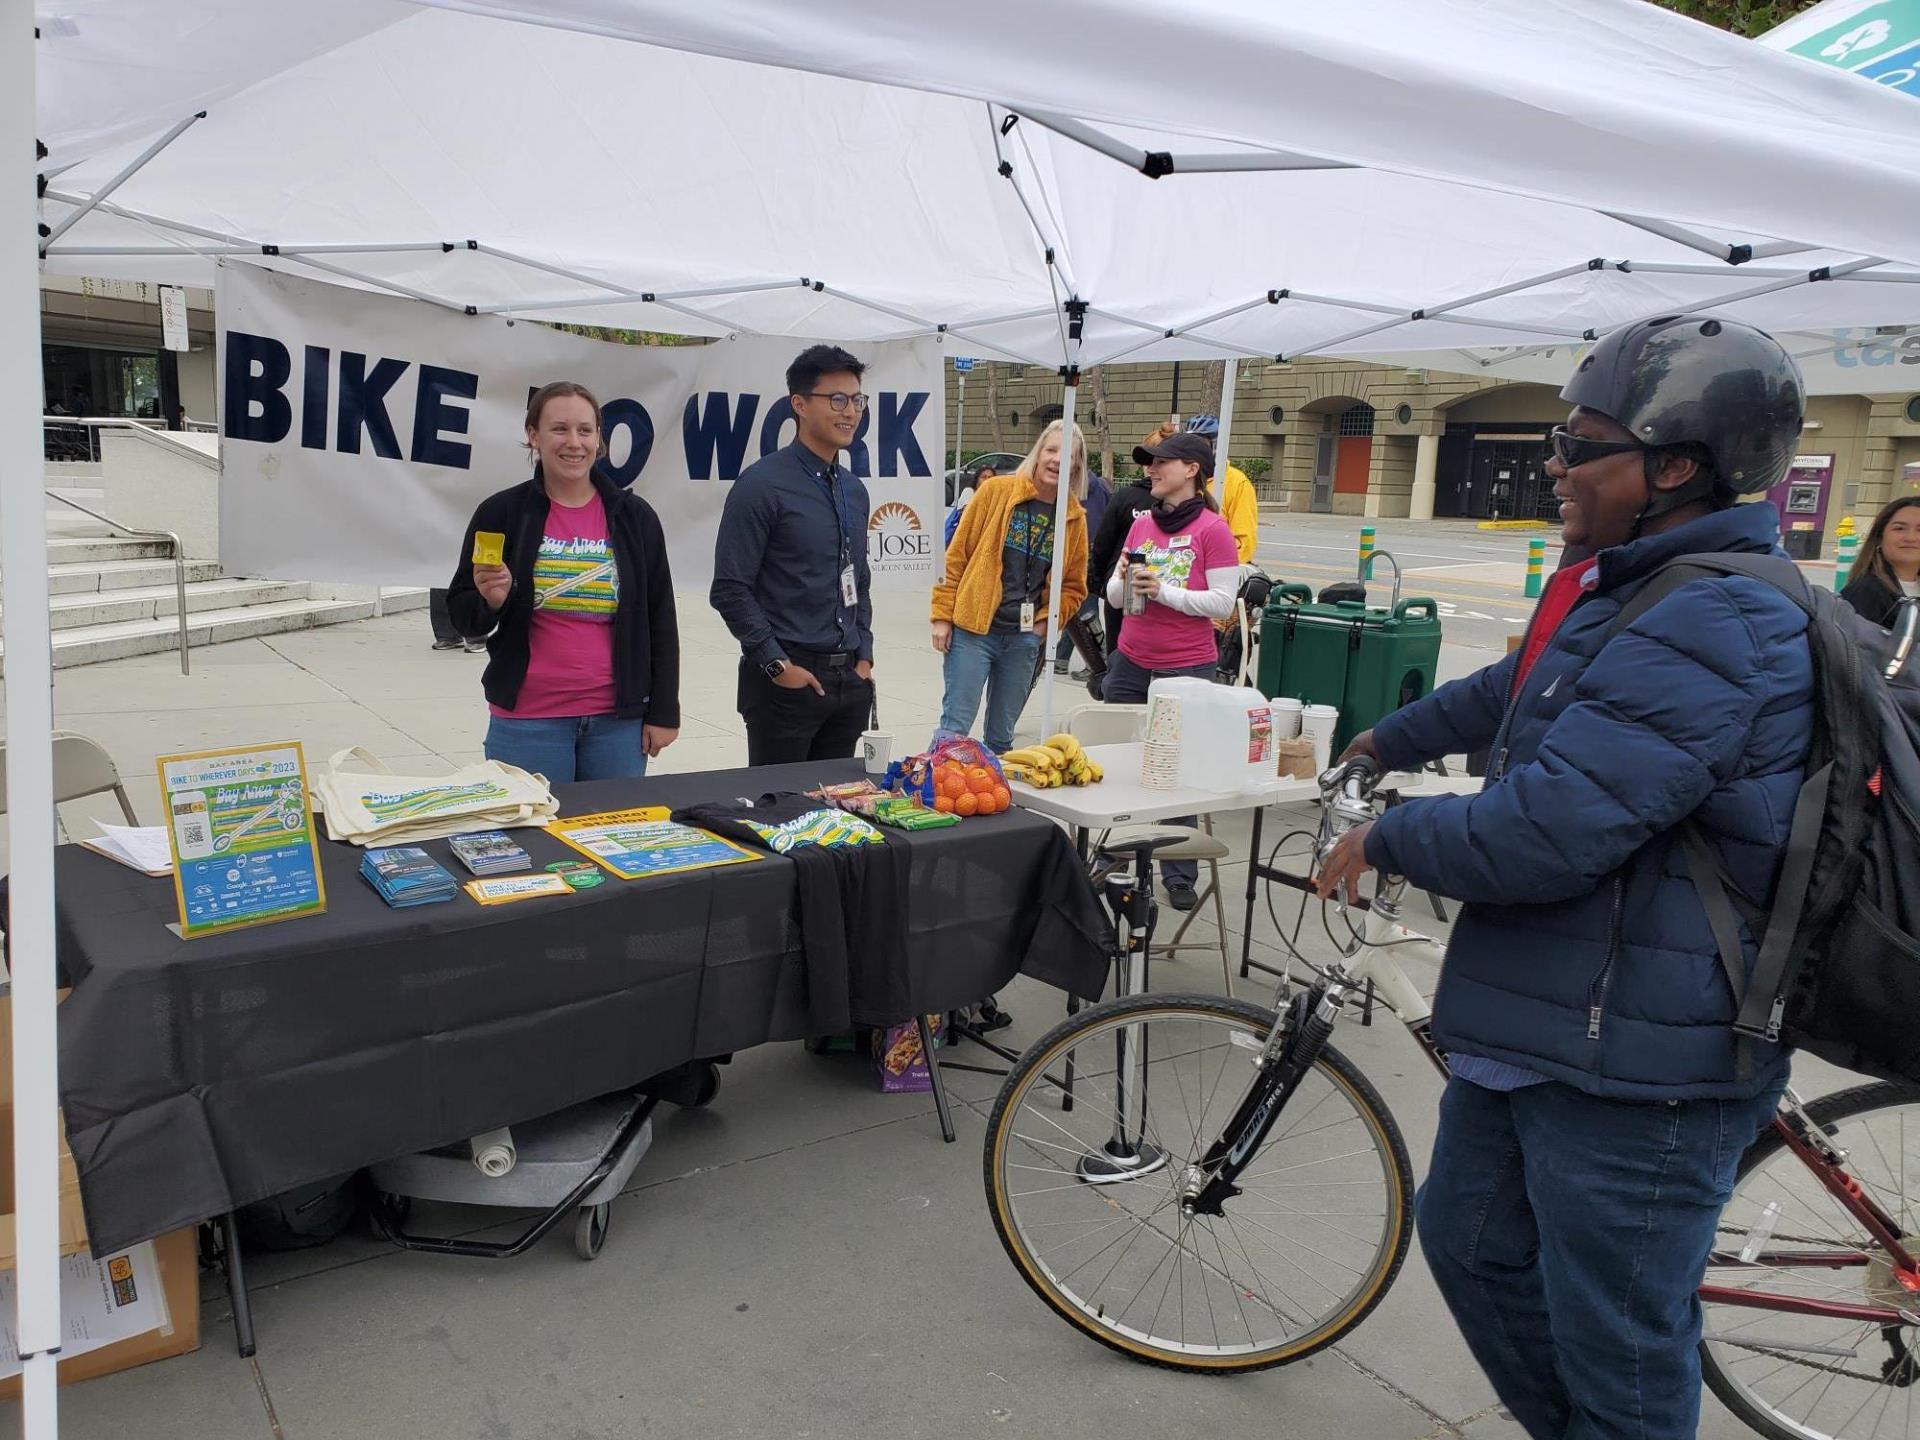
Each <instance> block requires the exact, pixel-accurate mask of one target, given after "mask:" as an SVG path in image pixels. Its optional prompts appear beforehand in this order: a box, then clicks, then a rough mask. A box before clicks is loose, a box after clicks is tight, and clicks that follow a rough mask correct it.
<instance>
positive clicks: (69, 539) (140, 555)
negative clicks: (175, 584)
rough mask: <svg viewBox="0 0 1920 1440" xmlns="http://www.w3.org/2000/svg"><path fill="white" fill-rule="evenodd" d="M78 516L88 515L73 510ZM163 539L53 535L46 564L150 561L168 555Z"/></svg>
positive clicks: (48, 544)
mask: <svg viewBox="0 0 1920 1440" xmlns="http://www.w3.org/2000/svg"><path fill="white" fill-rule="evenodd" d="M73 513H74V515H75V516H76V517H77V518H79V519H82V520H84V519H86V518H87V517H86V516H84V515H81V514H80V512H79V511H77V510H76V511H74V512H73ZM172 553H173V550H172V547H171V546H169V545H168V544H167V542H166V541H165V540H129V539H126V538H125V537H122V536H113V535H56V536H54V537H52V538H50V539H49V540H48V541H47V563H48V564H49V565H83V564H85V565H91V564H97V563H99V562H100V561H103V560H151V559H159V558H165V557H167V556H170V555H171V554H172Z"/></svg>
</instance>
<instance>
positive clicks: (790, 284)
mask: <svg viewBox="0 0 1920 1440" xmlns="http://www.w3.org/2000/svg"><path fill="white" fill-rule="evenodd" d="M499 258H505V257H499ZM796 284H798V282H797V281H793V280H776V281H771V282H765V283H761V282H756V283H754V284H742V285H716V286H708V287H706V288H703V289H699V290H659V291H655V290H627V289H624V288H623V289H621V290H620V291H619V292H618V293H616V294H612V295H559V296H554V297H552V298H547V299H539V300H515V301H512V302H510V303H507V304H503V305H480V306H477V307H475V310H474V313H475V314H477V315H530V314H532V313H533V312H534V311H536V310H596V309H600V308H602V307H604V306H608V305H651V304H653V303H655V302H656V301H660V300H692V299H697V298H699V297H700V296H703V295H756V294H762V293H764V292H766V291H768V290H791V289H793V288H794V287H795V285H796Z"/></svg>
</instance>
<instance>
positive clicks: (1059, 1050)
mask: <svg viewBox="0 0 1920 1440" xmlns="http://www.w3.org/2000/svg"><path fill="white" fill-rule="evenodd" d="M1273 1020H1274V1017H1273V1014H1272V1012H1270V1011H1266V1010H1262V1009H1260V1008H1259V1007H1257V1006H1254V1005H1250V1004H1246V1003H1244V1002H1238V1001H1232V1000H1225V999H1220V998H1217V997H1212V996H1200V995H1192V996H1179V995H1174V996H1137V997H1133V998H1130V999H1125V1000H1117V1001H1112V1002H1109V1003H1107V1004H1105V1005H1099V1006H1095V1007H1094V1008H1093V1009H1090V1010H1086V1011H1082V1012H1081V1013H1080V1014H1079V1015H1078V1016H1077V1017H1075V1018H1074V1019H1072V1020H1069V1021H1068V1022H1067V1023H1065V1024H1064V1025H1061V1026H1060V1027H1058V1028H1057V1029H1055V1030H1054V1031H1053V1032H1052V1033H1051V1034H1049V1035H1047V1036H1046V1037H1045V1038H1044V1039H1042V1040H1041V1041H1040V1042H1039V1043H1038V1044H1037V1045H1035V1046H1034V1047H1033V1049H1032V1050H1030V1051H1029V1052H1028V1053H1027V1055H1025V1056H1024V1057H1023V1058H1022V1059H1021V1061H1020V1063H1019V1064H1018V1065H1017V1066H1016V1067H1015V1068H1014V1071H1013V1073H1012V1074H1011V1075H1010V1076H1008V1079H1007V1083H1006V1085H1005V1087H1004V1088H1003V1089H1002V1091H1001V1094H1000V1099H999V1102H998V1104H997V1105H996V1106H995V1108H994V1112H993V1115H992V1118H991V1120H990V1122H989V1125H988V1135H987V1149H986V1184H987V1195H988V1202H989V1204H990V1206H991V1208H992V1211H993V1217H994V1225H995V1228H996V1229H997V1230H998V1231H999V1234H1000V1239H1001V1243H1002V1244H1003V1245H1004V1246H1005V1247H1006V1249H1007V1253H1008V1255H1009V1256H1011V1257H1012V1259H1013V1261H1014V1263H1015V1265H1016V1266H1017V1267H1018V1268H1019V1270H1020V1272H1021V1274H1022V1276H1023V1277H1024V1278H1025V1279H1026V1281H1027V1283H1028V1284H1029V1285H1031V1286H1032V1287H1033V1289H1034V1290H1035V1291H1036V1292H1037V1293H1038V1294H1039V1295H1040V1296H1041V1298H1042V1299H1044V1300H1045V1301H1046V1302H1047V1304H1048V1305H1050V1306H1051V1307H1052V1308H1053V1309H1054V1310H1055V1311H1056V1312H1057V1313H1058V1314H1060V1315H1061V1316H1062V1317H1064V1318H1065V1319H1066V1320H1067V1321H1068V1322H1069V1323H1071V1324H1073V1325H1074V1326H1076V1327H1078V1328H1079V1329H1080V1330H1082V1331H1084V1332H1085V1333H1087V1334H1088V1335H1091V1336H1092V1337H1093V1338H1094V1339H1096V1340H1099V1341H1100V1342H1101V1343H1103V1344H1105V1345H1109V1346H1111V1347H1112V1348H1114V1349H1116V1350H1119V1351H1121V1352H1122V1353H1124V1354H1126V1355H1129V1356H1131V1357H1133V1358H1135V1359H1138V1360H1143V1361H1147V1362H1150V1363H1154V1364H1159V1365H1166V1366H1170V1367H1173V1368H1176V1369H1183V1370H1196V1371H1208V1372H1216V1373H1222V1372H1235V1371H1246V1370H1258V1369H1264V1368H1266V1367H1268V1366H1272V1365H1282V1364H1286V1363H1287V1362H1289V1361H1293V1360H1298V1359H1301V1358H1303V1357H1305V1356H1307V1355H1311V1354H1312V1353H1314V1352H1315V1351H1316V1350H1319V1349H1321V1348H1322V1347H1324V1346H1326V1345H1329V1344H1331V1343H1333V1341H1335V1340H1337V1339H1338V1338H1339V1337H1340V1336H1341V1335H1343V1334H1345V1333H1346V1332H1347V1331H1348V1330H1350V1329H1351V1328H1352V1327H1353V1326H1355V1325H1357V1324H1358V1323H1359V1322H1360V1321H1361V1320H1362V1319H1364V1318H1365V1316H1366V1314H1367V1313H1368V1311H1370V1310H1371V1309H1372V1308H1373V1306H1374V1305H1376V1304H1377V1303H1378V1302H1379V1300H1380V1297H1381V1296H1382V1295H1384V1294H1385V1293H1386V1290H1387V1287H1388V1286H1389V1285H1390V1284H1391V1283H1392V1281H1393V1277H1394V1275H1395V1274H1396V1273H1397V1272H1398V1270H1399V1267H1400V1263H1401V1261H1402V1260H1403V1259H1404V1257H1405V1255H1406V1250H1407V1242H1408V1239H1409V1234H1410V1225H1409V1219H1410V1215H1411V1209H1412V1198H1413V1189H1412V1173H1411V1167H1410V1166H1409V1164H1408V1161H1407V1155H1406V1147H1405V1145H1404V1144H1403V1143H1402V1141H1401V1138H1400V1134H1399V1131H1398V1129H1397V1127H1396V1126H1395V1124H1394V1122H1393V1119H1392V1117H1391V1115H1389V1114H1388V1112H1387V1110H1386V1107H1385V1105H1384V1104H1383V1103H1382V1102H1381V1100H1380V1098H1379V1096H1378V1095H1377V1094H1376V1093H1375V1092H1374V1090H1373V1087H1372V1086H1371V1085H1369V1084H1368V1082H1367V1081H1366V1079H1365V1078H1364V1077H1363V1076H1361V1075H1360V1074H1359V1073H1358V1072H1357V1071H1355V1070H1354V1069H1353V1068H1352V1066H1351V1065H1350V1064H1349V1063H1348V1062H1347V1061H1346V1060H1345V1059H1344V1058H1343V1057H1342V1056H1341V1055H1339V1053H1338V1052H1336V1051H1334V1050H1333V1049H1332V1048H1331V1047H1328V1048H1327V1049H1326V1050H1325V1051H1324V1052H1323V1053H1322V1057H1321V1059H1320V1060H1319V1061H1318V1062H1317V1063H1316V1064H1315V1066H1314V1068H1313V1069H1312V1070H1311V1071H1310V1072H1309V1073H1308V1075H1307V1076H1306V1077H1305V1078H1304V1080H1303V1081H1302V1083H1301V1086H1300V1088H1299V1090H1298V1091H1297V1092H1296V1093H1295V1094H1294V1096H1293V1097H1292V1099H1291V1100H1290V1101H1289V1102H1288V1104H1287V1107H1286V1109H1285V1110H1284V1111H1283V1112H1282V1113H1281V1115H1280V1117H1279V1119H1278V1121H1277V1122H1276V1123H1275V1125H1274V1127H1273V1129H1272V1131H1271V1133H1270V1134H1269V1135H1268V1137H1267V1139H1266V1141H1265V1142H1264V1143H1263V1144H1262V1145H1261V1147H1260V1148H1259V1150H1258V1151H1256V1152H1255V1153H1254V1155H1253V1156H1252V1157H1251V1158H1250V1160H1249V1161H1248V1163H1247V1165H1246V1168H1245V1170H1244V1172H1243V1173H1242V1175H1241V1177H1240V1180H1239V1182H1238V1183H1239V1186H1240V1188H1241V1190H1242V1192H1243V1193H1242V1194H1241V1195H1239V1196H1238V1197H1236V1198H1234V1199H1231V1200H1229V1201H1227V1202H1226V1205H1225V1206H1224V1209H1223V1213H1222V1214H1221V1215H1219V1216H1205V1215H1198V1216H1192V1215H1187V1214H1185V1213H1184V1211H1183V1209H1182V1205H1181V1199H1182V1196H1183V1193H1184V1190H1185V1187H1186V1186H1187V1185H1188V1184H1189V1183H1190V1181H1191V1179H1192V1177H1193V1175H1194V1174H1196V1173H1197V1171H1198V1167H1199V1165H1200V1162H1201V1160H1202V1158H1203V1157H1204V1154H1205V1152H1206V1150H1207V1148H1208V1146H1209V1145H1210V1144H1211V1143H1212V1141H1213V1140H1214V1139H1216V1138H1217V1137H1218V1135H1219V1133H1220V1131H1221V1129H1222V1128H1224V1126H1225V1124H1226V1122H1227V1121H1228V1119H1229V1118H1230V1117H1231V1115H1232V1114H1233V1112H1234V1109H1235V1107H1236V1106H1237V1105H1238V1103H1239V1101H1240V1098H1241V1096H1242V1095H1243V1094H1244V1093H1245V1091H1246V1089H1247V1087H1248V1086H1249V1085H1251V1084H1252V1082H1253V1080H1254V1078H1255V1076H1256V1074H1257V1071H1256V1067H1255V1064H1254V1061H1255V1060H1256V1059H1257V1058H1258V1056H1259V1055H1260V1052H1261V1050H1262V1048H1263V1046H1264V1045H1265V1043H1266V1039H1267V1035H1268V1032H1269V1030H1270V1028H1271V1026H1272V1024H1273ZM1122 1037H1125V1043H1126V1044H1127V1045H1129V1046H1131V1047H1133V1049H1132V1051H1131V1054H1132V1056H1133V1059H1134V1064H1133V1065H1132V1066H1131V1067H1129V1065H1128V1064H1127V1055H1128V1052H1127V1051H1124V1050H1122V1048H1121V1042H1122ZM1069 1065H1070V1066H1071V1073H1072V1076H1073V1081H1072V1084H1073V1103H1072V1106H1071V1108H1068V1107H1067V1106H1066V1105H1065V1104H1064V1103H1063V1102H1064V1099H1065V1096H1064V1090H1063V1086H1064V1083H1065V1080H1066V1076H1067V1074H1068V1070H1069ZM1128 1077H1131V1078H1128ZM1116 1151H1118V1153H1119V1156H1120V1161H1119V1162H1118V1168H1120V1169H1122V1171H1123V1172H1124V1170H1125V1160H1126V1157H1127V1156H1128V1154H1129V1152H1131V1153H1132V1154H1133V1155H1135V1156H1139V1157H1143V1158H1142V1160H1141V1161H1140V1162H1138V1163H1140V1164H1141V1166H1142V1169H1141V1170H1140V1171H1138V1172H1134V1173H1130V1174H1126V1176H1125V1178H1120V1179H1116V1180H1111V1181H1110V1182H1109V1183H1092V1182H1091V1181H1090V1179H1089V1178H1088V1177H1089V1175H1094V1176H1100V1177H1103V1178H1104V1177H1106V1176H1109V1175H1111V1174H1112V1172H1113V1171H1114V1169H1115V1168H1116V1155H1115V1152H1116Z"/></svg>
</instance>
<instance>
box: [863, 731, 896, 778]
mask: <svg viewBox="0 0 1920 1440" xmlns="http://www.w3.org/2000/svg"><path fill="white" fill-rule="evenodd" d="M860 758H861V760H862V761H864V762H865V764H866V767H867V774H869V775H884V774H886V773H887V766H889V765H890V764H892V763H893V735H892V733H891V732H890V731H886V730H862V731H861V732H860Z"/></svg>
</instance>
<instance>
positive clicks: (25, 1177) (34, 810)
mask: <svg viewBox="0 0 1920 1440" xmlns="http://www.w3.org/2000/svg"><path fill="white" fill-rule="evenodd" d="M37 49H38V44H37V41H36V38H35V34H34V7H33V3H32V0H0V156H3V157H4V159H0V568H3V569H4V571H5V575H4V579H0V614H4V616H5V622H4V623H5V633H6V646H7V673H6V678H7V718H6V742H7V744H6V751H7V758H6V764H7V799H8V801H9V804H8V806H7V816H6V824H7V838H8V845H9V855H10V861H11V869H12V877H11V883H12V890H11V894H12V897H13V913H12V915H11V917H10V923H9V924H8V926H7V928H8V930H9V931H10V932H11V933H10V936H9V940H10V944H11V948H12V952H13V977H12V978H13V1091H14V1111H13V1153H14V1156H15V1172H14V1181H15V1201H16V1203H15V1206H14V1217H15V1236H16V1240H17V1245H18V1251H17V1260H16V1264H15V1281H16V1286H17V1288H16V1291H15V1293H16V1296H17V1305H18V1312H17V1319H16V1321H15V1323H16V1326H17V1329H16V1330H15V1334H16V1335H17V1337H18V1345H19V1353H20V1354H21V1355H22V1356H23V1357H24V1362H23V1367H22V1376H23V1379H22V1387H23V1404H22V1408H21V1423H20V1433H21V1434H22V1435H23V1436H25V1437H26V1440H52V1437H53V1436H54V1435H55V1434H56V1433H57V1431H58V1428H59V1395H58V1390H57V1388H56V1386H55V1383H54V1382H55V1367H56V1364H57V1359H56V1357H57V1354H58V1351H59V1348H60V1341H61V1333H60V1183H59V1169H58V1163H59V1144H60V1118H59V1116H60V1110H59V1104H60V1102H59V1055H58V1049H57V1044H56V1039H55V1025H56V1023H57V1022H56V1018H55V1013H54V1000H53V995H54V968H55V966H54V912H53V843H54V809H53V645H52V635H51V631H50V630H49V627H48V620H47V609H48V606H47V513H46V512H47V499H46V485H45V482H44V480H43V476H44V474H45V471H46V457H45V456H44V455H43V454H42V441H41V428H40V419H39V414H38V406H39V400H40V395H41V378H40V285H39V274H40V265H39V259H40V256H39V225H40V215H39V205H38V201H37V198H36V196H37V193H38V188H37V182H38V175H37V166H38V161H37V159H36V158H35V157H36V154H37V151H36V148H35V130H36V121H35V110H34V93H35V76H34V62H35V51H36V50H37Z"/></svg>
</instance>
